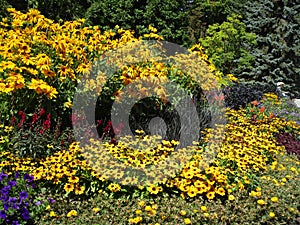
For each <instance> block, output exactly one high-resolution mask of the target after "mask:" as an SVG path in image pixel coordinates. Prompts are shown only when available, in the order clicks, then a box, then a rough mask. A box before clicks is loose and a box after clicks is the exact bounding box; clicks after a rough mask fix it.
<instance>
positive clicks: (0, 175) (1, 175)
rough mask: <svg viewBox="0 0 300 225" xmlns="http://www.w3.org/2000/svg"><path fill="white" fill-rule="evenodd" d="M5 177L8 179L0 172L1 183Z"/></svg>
mask: <svg viewBox="0 0 300 225" xmlns="http://www.w3.org/2000/svg"><path fill="white" fill-rule="evenodd" d="M5 177H8V175H7V174H6V173H3V172H1V173H0V181H2V180H3V179H4V178H5Z"/></svg>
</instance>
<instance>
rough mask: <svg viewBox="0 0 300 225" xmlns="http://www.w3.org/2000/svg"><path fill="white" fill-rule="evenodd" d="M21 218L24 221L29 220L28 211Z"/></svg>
mask: <svg viewBox="0 0 300 225" xmlns="http://www.w3.org/2000/svg"><path fill="white" fill-rule="evenodd" d="M21 217H22V218H23V219H24V220H29V218H30V214H29V212H28V211H25V212H23V213H22V214H21Z"/></svg>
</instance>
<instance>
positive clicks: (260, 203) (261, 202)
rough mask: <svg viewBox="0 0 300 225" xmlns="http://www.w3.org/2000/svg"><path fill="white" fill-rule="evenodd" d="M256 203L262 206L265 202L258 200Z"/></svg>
mask: <svg viewBox="0 0 300 225" xmlns="http://www.w3.org/2000/svg"><path fill="white" fill-rule="evenodd" d="M257 203H258V204H259V205H264V204H265V201H264V200H262V199H259V200H257Z"/></svg>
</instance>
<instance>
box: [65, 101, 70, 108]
mask: <svg viewBox="0 0 300 225" xmlns="http://www.w3.org/2000/svg"><path fill="white" fill-rule="evenodd" d="M64 107H65V108H71V107H72V102H65V103H64Z"/></svg>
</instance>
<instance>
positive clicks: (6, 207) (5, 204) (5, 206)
mask: <svg viewBox="0 0 300 225" xmlns="http://www.w3.org/2000/svg"><path fill="white" fill-rule="evenodd" d="M9 207H10V205H9V203H8V202H5V203H4V205H3V208H4V210H5V211H7V210H8V209H9Z"/></svg>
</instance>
